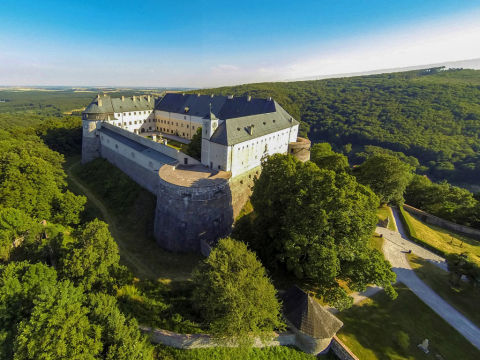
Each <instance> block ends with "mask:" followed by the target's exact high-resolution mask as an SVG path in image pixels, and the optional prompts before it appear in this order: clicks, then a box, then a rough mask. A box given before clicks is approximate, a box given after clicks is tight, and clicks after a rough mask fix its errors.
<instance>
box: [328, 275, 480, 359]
mask: <svg viewBox="0 0 480 360" xmlns="http://www.w3.org/2000/svg"><path fill="white" fill-rule="evenodd" d="M395 289H396V290H397V292H398V298H397V299H396V300H390V299H389V298H388V297H387V296H386V294H385V293H384V292H380V293H378V294H376V295H375V296H373V298H372V299H367V300H365V301H364V302H362V303H360V304H359V305H356V306H353V307H352V308H350V309H348V310H345V311H343V312H341V313H339V314H338V315H337V316H338V317H339V318H340V319H341V320H342V321H343V323H344V326H343V328H342V329H341V330H340V332H339V333H338V334H337V335H338V337H339V338H340V339H341V340H342V341H343V342H344V343H345V344H346V345H347V346H348V347H349V348H350V349H351V350H352V351H353V353H354V354H355V355H357V356H358V358H359V359H362V360H376V359H395V360H400V359H408V360H413V359H420V360H421V359H452V360H454V359H462V360H474V359H480V351H479V350H477V349H476V348H475V347H474V346H473V345H471V344H470V343H469V342H468V341H467V340H466V339H465V338H464V337H463V336H461V335H460V334H459V333H458V332H457V331H456V330H455V329H453V328H452V327H451V326H450V325H448V324H447V323H446V322H445V321H444V320H443V319H442V318H440V317H439V316H438V315H437V314H435V313H434V312H433V310H431V309H430V308H429V307H428V306H427V305H425V304H424V303H423V302H422V301H421V300H420V299H418V298H417V297H416V296H415V294H413V293H412V292H411V291H410V290H409V289H408V288H407V287H406V286H404V285H403V284H397V285H396V286H395ZM399 331H402V332H404V333H406V334H407V335H408V337H409V344H408V346H406V347H405V348H404V350H403V349H402V347H401V346H400V345H398V343H399V342H398V341H396V338H397V337H398V333H399ZM425 338H428V339H429V340H430V353H429V354H428V355H426V354H424V353H423V352H422V351H421V350H419V349H418V348H417V344H420V343H421V342H422V341H423V339H425ZM437 354H438V355H440V356H441V357H436V355H437Z"/></svg>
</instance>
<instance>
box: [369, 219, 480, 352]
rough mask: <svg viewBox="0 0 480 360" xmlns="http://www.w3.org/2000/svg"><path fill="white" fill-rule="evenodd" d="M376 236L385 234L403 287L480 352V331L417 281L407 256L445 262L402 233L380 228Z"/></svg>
mask: <svg viewBox="0 0 480 360" xmlns="http://www.w3.org/2000/svg"><path fill="white" fill-rule="evenodd" d="M394 214H395V211H394ZM396 219H397V218H396ZM401 225H402V224H401V223H400V222H399V221H397V229H399V231H401V230H400V229H401ZM402 230H403V229H402ZM376 232H377V233H379V234H383V237H384V239H385V242H384V244H383V253H384V255H385V258H386V259H387V260H388V261H390V263H391V264H392V270H393V271H394V272H395V273H396V274H397V281H401V282H402V283H404V284H405V285H406V286H407V287H408V288H409V289H410V290H412V291H413V292H414V293H415V295H417V296H418V297H419V298H420V299H421V300H422V301H423V302H424V303H425V304H427V305H428V306H429V307H430V308H431V309H432V310H433V311H435V312H436V313H437V314H438V315H439V316H440V317H442V318H443V319H444V320H445V321H446V322H448V323H449V324H450V325H451V326H453V327H454V328H455V329H456V330H457V331H458V332H459V333H460V334H462V335H463V336H464V337H465V338H466V339H467V340H469V341H470V342H471V343H472V344H473V345H474V346H475V347H476V348H478V349H480V329H479V328H478V327H476V326H475V325H474V324H473V323H472V322H471V321H470V320H468V319H467V318H466V317H465V316H463V315H462V314H461V313H459V312H458V311H457V310H456V309H455V308H453V307H452V306H451V305H450V304H448V303H447V302H446V301H445V300H443V299H442V298H441V297H440V296H438V295H437V294H436V293H435V292H434V291H433V290H432V289H430V288H429V287H428V286H427V285H426V284H425V283H424V282H423V281H422V280H420V279H419V278H418V276H417V275H416V274H415V272H414V271H413V270H412V268H411V267H410V264H409V263H408V260H407V258H406V256H405V252H406V250H409V249H411V250H412V252H413V253H415V254H417V255H418V256H421V257H425V259H428V260H430V261H432V262H433V263H437V265H439V266H440V264H441V263H442V261H443V263H444V261H445V260H444V259H442V258H441V257H439V256H438V255H436V254H434V253H432V252H430V251H428V250H426V249H423V248H421V247H420V246H418V245H416V244H415V243H412V242H411V241H409V240H406V239H404V238H402V236H401V235H400V233H397V232H394V231H391V230H388V229H385V228H380V227H377V229H376Z"/></svg>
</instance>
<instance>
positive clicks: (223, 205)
mask: <svg viewBox="0 0 480 360" xmlns="http://www.w3.org/2000/svg"><path fill="white" fill-rule="evenodd" d="M158 175H159V184H158V188H157V206H156V210H155V225H154V226H155V227H154V235H155V239H156V240H157V243H158V244H159V245H160V246H162V247H163V248H165V249H167V250H170V251H177V252H187V251H195V252H201V246H202V244H203V243H208V242H211V241H212V240H216V239H218V238H220V237H223V236H227V235H228V234H229V233H230V231H231V228H232V224H233V220H234V211H233V206H232V192H231V188H230V181H229V180H230V178H231V174H230V173H229V172H225V171H215V170H211V169H209V168H207V167H205V166H203V165H178V164H177V165H163V166H162V167H161V168H160V170H159V171H158Z"/></svg>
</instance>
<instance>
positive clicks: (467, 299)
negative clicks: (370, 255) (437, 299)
mask: <svg viewBox="0 0 480 360" xmlns="http://www.w3.org/2000/svg"><path fill="white" fill-rule="evenodd" d="M407 258H408V261H409V262H410V266H411V267H412V269H413V270H414V271H415V273H416V274H417V275H418V277H419V278H420V279H422V281H423V282H425V283H426V284H427V285H428V286H429V287H430V288H431V289H432V290H433V291H435V292H436V293H437V294H438V295H440V296H441V297H442V298H443V299H444V300H445V301H447V302H448V303H449V304H450V305H452V306H453V307H454V308H456V309H457V310H458V311H459V312H461V313H462V314H463V315H465V316H466V317H467V318H468V319H470V320H471V321H472V322H473V323H475V324H476V325H477V326H479V327H480V312H479V311H478V310H479V305H480V289H479V288H474V287H473V286H472V285H470V283H467V282H463V281H461V282H460V284H459V286H458V287H453V286H452V285H451V284H450V281H449V274H448V272H446V271H444V270H442V269H440V268H439V267H437V266H435V265H433V264H432V263H430V262H428V261H426V260H425V259H423V258H421V257H418V256H416V255H415V254H408V255H407Z"/></svg>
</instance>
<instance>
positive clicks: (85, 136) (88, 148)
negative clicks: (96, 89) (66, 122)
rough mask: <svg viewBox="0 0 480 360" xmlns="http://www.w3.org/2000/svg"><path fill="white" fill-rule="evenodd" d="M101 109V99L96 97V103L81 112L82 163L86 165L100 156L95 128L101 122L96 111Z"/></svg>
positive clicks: (98, 96) (98, 140)
mask: <svg viewBox="0 0 480 360" xmlns="http://www.w3.org/2000/svg"><path fill="white" fill-rule="evenodd" d="M101 107H102V99H101V97H100V95H97V98H96V101H94V102H92V103H91V104H90V105H89V106H88V107H87V108H86V109H85V110H84V111H83V112H82V163H87V162H89V161H92V160H93V159H95V158H97V157H99V156H100V139H99V138H98V134H97V127H98V126H99V124H100V122H101V120H100V117H101V116H99V111H98V109H99V108H101Z"/></svg>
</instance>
